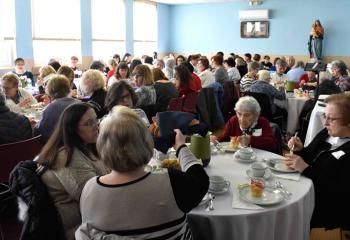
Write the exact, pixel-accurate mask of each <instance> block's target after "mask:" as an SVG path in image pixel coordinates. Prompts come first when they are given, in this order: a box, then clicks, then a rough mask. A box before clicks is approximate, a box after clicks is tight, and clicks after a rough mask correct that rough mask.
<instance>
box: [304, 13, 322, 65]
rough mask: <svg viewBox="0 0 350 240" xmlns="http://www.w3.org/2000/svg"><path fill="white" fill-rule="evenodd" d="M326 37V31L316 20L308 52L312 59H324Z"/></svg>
mask: <svg viewBox="0 0 350 240" xmlns="http://www.w3.org/2000/svg"><path fill="white" fill-rule="evenodd" d="M323 37H324V29H323V27H322V25H321V22H320V20H316V21H315V22H314V23H313V24H312V27H311V31H310V38H309V42H308V50H309V54H310V58H316V59H317V60H321V59H322V41H323Z"/></svg>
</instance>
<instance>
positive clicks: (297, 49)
mask: <svg viewBox="0 0 350 240" xmlns="http://www.w3.org/2000/svg"><path fill="white" fill-rule="evenodd" d="M251 9H269V10H270V37H269V38H265V39H241V38H240V20H239V18H238V14H239V11H241V10H251ZM349 10H350V1H349V0H333V1H330V0H292V1H286V0H265V1H264V3H263V4H262V5H260V6H257V7H250V6H249V5H248V3H247V2H243V1H242V2H233V3H216V4H210V3H208V4H191V5H175V6H171V8H170V27H171V36H170V51H173V52H187V53H196V52H200V53H213V52H217V51H219V50H220V51H224V52H226V53H229V52H235V53H244V52H252V53H255V52H257V53H259V52H260V53H268V54H286V55H308V51H307V41H308V36H309V32H310V28H311V24H312V23H313V22H314V20H315V19H320V20H321V23H322V25H323V26H324V28H325V39H324V41H323V44H324V48H323V49H324V55H326V56H349V55H350V46H349V38H350V27H349V24H348V18H347V16H348V15H349Z"/></svg>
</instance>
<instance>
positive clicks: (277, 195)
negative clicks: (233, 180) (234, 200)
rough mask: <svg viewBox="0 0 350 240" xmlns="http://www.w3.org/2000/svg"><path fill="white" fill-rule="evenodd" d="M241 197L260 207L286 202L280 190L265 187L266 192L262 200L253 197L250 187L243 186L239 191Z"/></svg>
mask: <svg viewBox="0 0 350 240" xmlns="http://www.w3.org/2000/svg"><path fill="white" fill-rule="evenodd" d="M238 193H239V197H240V198H241V199H242V200H244V201H246V202H250V203H254V204H258V205H273V204H277V203H280V202H282V201H283V200H284V198H283V194H282V192H281V191H280V190H278V189H273V188H269V187H265V189H264V192H263V193H262V196H261V197H260V198H255V197H252V195H251V192H250V185H248V184H247V185H245V186H242V187H241V188H240V189H239V191H238Z"/></svg>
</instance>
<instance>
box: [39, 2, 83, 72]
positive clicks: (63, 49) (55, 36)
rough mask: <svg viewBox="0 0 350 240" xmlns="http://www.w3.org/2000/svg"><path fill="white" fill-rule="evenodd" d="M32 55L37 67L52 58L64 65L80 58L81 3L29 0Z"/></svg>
mask: <svg viewBox="0 0 350 240" xmlns="http://www.w3.org/2000/svg"><path fill="white" fill-rule="evenodd" d="M32 21H33V54H34V61H35V63H36V64H40V65H42V64H47V63H48V62H49V60H50V59H51V58H55V59H56V60H58V61H60V62H61V63H63V64H68V63H69V62H70V57H71V56H73V55H75V56H78V57H80V56H81V46H80V0H60V1H47V0H32Z"/></svg>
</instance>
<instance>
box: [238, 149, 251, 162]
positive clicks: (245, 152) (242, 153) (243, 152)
mask: <svg viewBox="0 0 350 240" xmlns="http://www.w3.org/2000/svg"><path fill="white" fill-rule="evenodd" d="M238 156H239V157H240V158H241V159H250V158H251V157H252V156H253V149H251V148H250V147H245V148H241V149H239V151H238Z"/></svg>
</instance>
